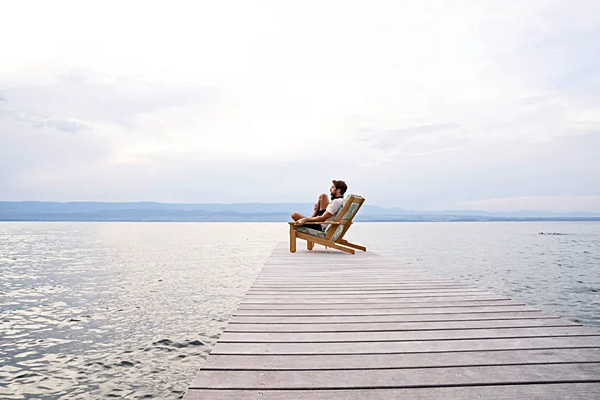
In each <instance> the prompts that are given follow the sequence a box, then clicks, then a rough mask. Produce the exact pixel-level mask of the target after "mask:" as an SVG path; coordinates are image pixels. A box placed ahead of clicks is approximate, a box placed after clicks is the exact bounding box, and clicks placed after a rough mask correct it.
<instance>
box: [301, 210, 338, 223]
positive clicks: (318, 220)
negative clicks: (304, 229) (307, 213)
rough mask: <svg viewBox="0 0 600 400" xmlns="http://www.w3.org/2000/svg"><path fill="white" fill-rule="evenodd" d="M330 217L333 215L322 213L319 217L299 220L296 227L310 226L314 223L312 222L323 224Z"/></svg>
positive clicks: (327, 212)
mask: <svg viewBox="0 0 600 400" xmlns="http://www.w3.org/2000/svg"><path fill="white" fill-rule="evenodd" d="M332 215H333V214H331V213H330V212H329V211H325V212H324V213H323V215H320V216H318V217H308V218H300V219H299V220H298V221H296V225H304V224H310V223H314V222H325V221H327V220H328V219H329V218H330V217H331V216H332Z"/></svg>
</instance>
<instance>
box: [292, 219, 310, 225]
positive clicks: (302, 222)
mask: <svg viewBox="0 0 600 400" xmlns="http://www.w3.org/2000/svg"><path fill="white" fill-rule="evenodd" d="M306 220H307V218H300V219H299V220H298V221H296V223H295V224H294V225H304V224H305V223H306Z"/></svg>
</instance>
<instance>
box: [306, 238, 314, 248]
mask: <svg viewBox="0 0 600 400" xmlns="http://www.w3.org/2000/svg"><path fill="white" fill-rule="evenodd" d="M313 247H315V242H311V241H310V240H307V241H306V248H307V249H308V250H312V249H313Z"/></svg>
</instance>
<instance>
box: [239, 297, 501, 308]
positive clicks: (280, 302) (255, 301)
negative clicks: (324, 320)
mask: <svg viewBox="0 0 600 400" xmlns="http://www.w3.org/2000/svg"><path fill="white" fill-rule="evenodd" d="M467 300H468V301H490V300H510V299H509V298H506V297H501V296H496V295H487V294H486V295H480V294H475V295H473V294H452V295H445V296H444V295H440V296H437V295H435V296H428V295H418V296H402V297H392V298H384V299H381V298H375V299H359V300H354V301H351V300H346V299H342V300H337V299H336V300H328V301H327V302H323V301H321V300H310V299H292V300H285V299H284V300H262V299H252V300H246V299H242V301H241V302H240V305H245V304H272V305H274V306H279V305H286V304H296V305H304V304H307V305H310V304H366V303H386V304H388V303H397V304H404V303H421V302H434V301H444V302H453V301H467Z"/></svg>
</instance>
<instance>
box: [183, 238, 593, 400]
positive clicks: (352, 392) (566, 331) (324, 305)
mask: <svg viewBox="0 0 600 400" xmlns="http://www.w3.org/2000/svg"><path fill="white" fill-rule="evenodd" d="M254 398H256V399H265V400H267V399H269V400H271V399H286V400H295V399H318V400H321V399H421V400H425V399H427V400H432V399H444V400H449V399H561V400H562V399H597V398H600V332H598V331H597V330H594V329H591V328H587V327H583V326H581V325H579V324H577V323H574V322H571V321H568V320H566V319H563V318H559V317H556V316H554V315H551V314H548V313H545V312H542V311H540V310H538V309H535V308H533V307H529V306H526V305H524V304H521V303H519V302H516V301H513V300H511V299H508V298H506V297H505V296H501V295H497V294H493V293H489V292H486V291H483V290H479V289H477V288H475V287H473V286H470V285H465V284H462V283H460V282H457V281H455V280H452V279H447V278H440V277H436V276H434V275H432V274H430V273H428V272H425V271H423V270H418V269H415V268H410V267H405V266H403V265H402V264H401V263H399V262H398V261H395V260H391V259H387V258H384V257H381V256H378V255H376V254H373V253H370V252H367V253H357V254H356V255H348V254H344V253H341V252H338V251H335V250H312V251H308V250H300V251H298V252H297V253H293V254H292V253H290V252H289V249H288V247H287V244H285V243H281V244H280V245H278V246H277V248H276V249H275V250H274V251H273V254H272V255H271V257H270V258H269V260H268V261H267V263H266V264H265V266H264V268H263V269H262V271H261V272H260V274H259V275H258V276H257V278H256V280H255V282H254V284H253V285H252V287H251V288H250V290H249V291H248V293H247V294H246V296H245V297H244V299H243V300H242V302H241V304H240V306H239V308H238V310H237V311H236V312H235V313H234V315H233V317H232V319H231V321H230V323H229V325H228V326H227V328H226V330H225V331H224V332H223V334H222V336H221V338H220V339H219V341H218V343H217V344H216V345H215V347H214V348H213V350H212V352H211V354H210V356H209V357H208V359H207V360H206V362H205V364H204V366H203V367H202V369H200V371H199V372H198V375H197V376H196V378H195V379H194V381H193V382H192V383H191V385H190V387H189V390H188V392H187V393H186V395H185V400H199V399H203V400H208V399H211V400H212V399H254Z"/></svg>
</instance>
